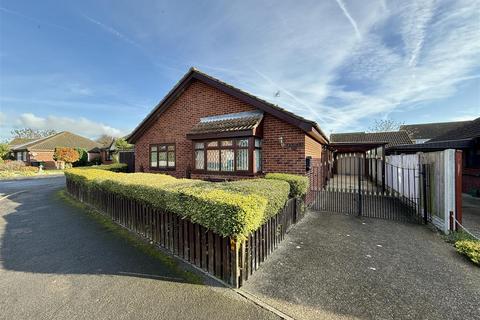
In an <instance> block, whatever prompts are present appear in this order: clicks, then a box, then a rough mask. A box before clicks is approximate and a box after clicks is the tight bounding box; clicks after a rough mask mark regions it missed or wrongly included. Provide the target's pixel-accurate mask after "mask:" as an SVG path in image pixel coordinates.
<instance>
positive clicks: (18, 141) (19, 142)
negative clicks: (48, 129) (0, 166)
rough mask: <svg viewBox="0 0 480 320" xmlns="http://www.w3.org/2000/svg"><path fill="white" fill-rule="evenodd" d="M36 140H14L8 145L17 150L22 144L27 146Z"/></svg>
mask: <svg viewBox="0 0 480 320" xmlns="http://www.w3.org/2000/svg"><path fill="white" fill-rule="evenodd" d="M34 140H36V139H30V138H13V139H12V141H10V142H9V143H8V145H9V146H10V148H15V147H17V146H19V145H21V144H25V143H27V142H31V141H34Z"/></svg>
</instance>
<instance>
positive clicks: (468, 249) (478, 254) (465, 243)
mask: <svg viewBox="0 0 480 320" xmlns="http://www.w3.org/2000/svg"><path fill="white" fill-rule="evenodd" d="M455 248H456V249H457V251H458V252H459V253H461V254H464V255H466V256H467V257H468V258H469V259H470V260H472V262H473V263H475V264H477V265H480V241H476V240H460V241H457V242H455Z"/></svg>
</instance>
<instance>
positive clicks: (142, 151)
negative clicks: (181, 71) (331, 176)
mask: <svg viewBox="0 0 480 320" xmlns="http://www.w3.org/2000/svg"><path fill="white" fill-rule="evenodd" d="M127 141H128V142H129V143H132V144H135V171H144V172H162V173H168V174H171V175H173V176H175V177H180V178H186V177H187V178H197V179H206V180H229V179H238V178H243V177H254V176H261V175H263V174H265V173H268V172H286V173H295V174H305V173H306V171H307V170H308V168H309V166H310V165H312V164H314V163H315V162H319V161H320V159H321V158H322V152H323V151H324V150H326V145H327V144H328V138H327V137H326V136H325V134H324V133H323V132H322V130H321V129H320V128H319V126H318V125H317V124H316V123H315V122H314V121H310V120H307V119H304V118H302V117H300V116H298V115H295V114H293V113H291V112H289V111H286V110H284V109H282V108H280V107H278V106H277V105H274V104H272V103H269V102H267V101H265V100H262V99H260V98H258V97H256V96H253V95H251V94H249V93H247V92H245V91H242V90H240V89H237V88H235V87H233V86H231V85H229V84H227V83H225V82H222V81H220V80H218V79H215V78H213V77H211V76H209V75H207V74H205V73H203V72H200V71H198V70H196V69H194V68H191V69H190V70H189V71H188V72H187V73H186V74H185V76H184V77H183V78H182V79H181V80H180V81H179V82H178V83H177V84H176V85H175V86H174V87H173V89H172V90H171V91H170V92H169V93H168V94H167V95H166V97H165V98H164V99H163V100H162V101H161V102H160V103H159V104H158V105H157V106H156V107H155V108H154V109H153V110H152V112H151V113H150V114H149V115H148V116H147V117H146V118H145V119H144V120H143V121H142V122H141V123H140V124H139V125H138V126H137V128H135V130H134V131H133V132H132V133H131V134H130V135H129V137H128V139H127Z"/></svg>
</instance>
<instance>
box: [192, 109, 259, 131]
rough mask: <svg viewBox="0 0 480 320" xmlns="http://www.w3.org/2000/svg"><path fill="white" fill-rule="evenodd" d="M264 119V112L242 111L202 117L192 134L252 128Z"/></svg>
mask: <svg viewBox="0 0 480 320" xmlns="http://www.w3.org/2000/svg"><path fill="white" fill-rule="evenodd" d="M262 119H263V112H259V111H252V112H240V113H230V114H224V115H219V116H212V117H205V118H201V119H200V122H199V123H197V124H196V125H195V126H193V128H192V129H191V130H190V134H200V133H213V132H230V131H241V130H250V129H254V128H256V127H257V126H258V124H259V123H260V121H262Z"/></svg>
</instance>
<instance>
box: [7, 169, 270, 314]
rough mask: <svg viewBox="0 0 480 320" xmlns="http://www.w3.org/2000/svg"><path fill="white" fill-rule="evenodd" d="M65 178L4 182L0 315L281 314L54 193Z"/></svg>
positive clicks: (62, 184)
mask: <svg viewBox="0 0 480 320" xmlns="http://www.w3.org/2000/svg"><path fill="white" fill-rule="evenodd" d="M64 184H65V178H64V177H50V178H43V179H29V180H19V181H3V182H0V319H242V320H243V319H278V316H277V315H275V314H274V313H272V312H270V311H268V310H266V309H264V308H261V307H260V306H258V305H257V304H254V303H253V302H251V301H250V300H247V299H245V298H244V297H242V296H241V295H239V294H237V293H235V292H234V291H233V290H231V289H227V288H224V287H221V286H215V285H199V284H195V283H191V282H189V281H188V280H187V279H188V277H187V278H185V277H184V276H183V273H181V272H179V271H178V268H174V267H172V266H171V265H169V264H167V263H164V262H162V260H160V259H157V258H154V257H152V256H150V255H147V254H145V253H144V252H143V251H141V250H140V249H138V248H137V247H135V246H133V245H132V244H131V243H130V242H128V241H126V240H125V239H124V238H122V237H120V236H119V235H118V234H116V233H113V232H110V231H108V230H107V229H105V227H103V226H102V225H101V224H99V223H98V222H96V221H95V220H94V219H92V218H91V217H90V216H88V215H87V214H85V211H84V210H83V209H82V208H80V207H74V206H71V205H70V204H68V203H66V202H64V201H62V200H61V199H59V198H58V197H56V194H57V192H58V191H59V190H60V189H62V188H64Z"/></svg>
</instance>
